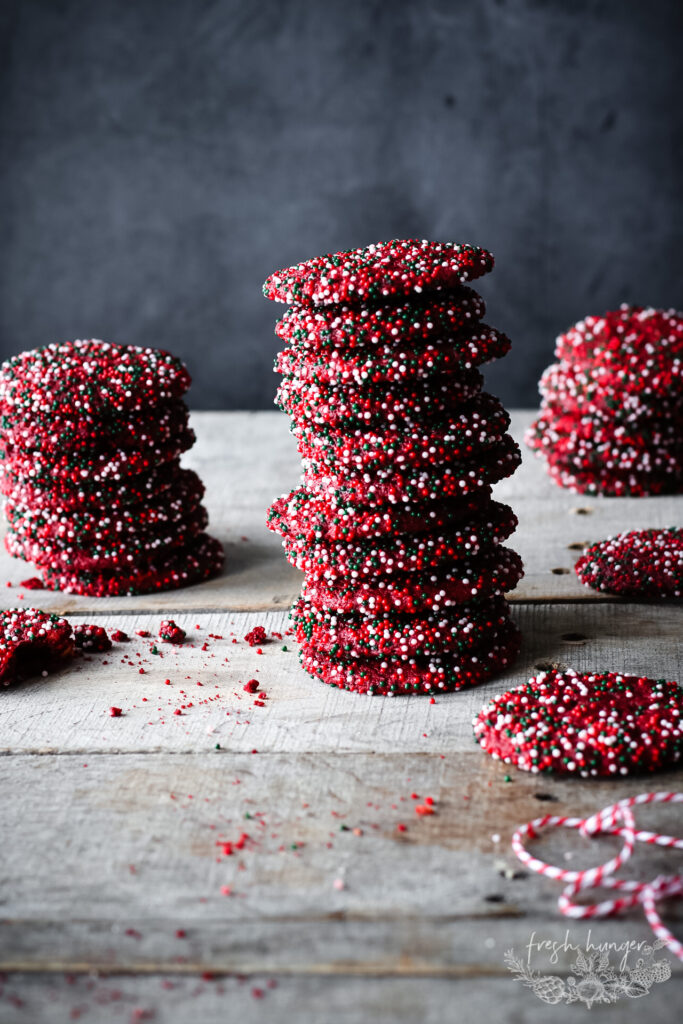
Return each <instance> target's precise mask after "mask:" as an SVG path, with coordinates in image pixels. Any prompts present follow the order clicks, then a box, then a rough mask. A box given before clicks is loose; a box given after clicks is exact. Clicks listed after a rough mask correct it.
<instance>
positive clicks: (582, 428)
mask: <svg viewBox="0 0 683 1024" xmlns="http://www.w3.org/2000/svg"><path fill="white" fill-rule="evenodd" d="M555 357H556V359H557V362H555V363H553V364H552V365H551V366H549V367H548V369H547V370H546V371H545V373H544V374H543V376H542V377H541V382H540V391H541V395H542V396H543V400H542V403H541V411H540V413H539V416H538V417H537V419H536V420H535V421H534V423H533V424H532V426H531V428H530V429H529V431H528V433H527V436H526V442H527V444H528V445H529V447H530V448H532V449H533V450H534V451H535V452H537V453H538V454H539V455H540V456H542V457H543V458H545V460H546V464H547V468H548V473H549V474H550V476H551V477H552V478H553V480H555V482H556V483H558V484H559V485H560V486H562V487H567V488H569V489H570V490H572V491H576V492H579V493H585V494H607V495H614V496H618V495H627V494H628V495H634V496H638V495H643V494H678V493H680V492H681V491H683V431H682V430H681V427H682V426H683V315H681V314H680V313H675V312H674V311H673V310H668V311H665V310H660V309H645V308H643V307H641V306H621V307H620V308H619V309H617V310H614V311H612V312H610V313H605V314H604V316H588V317H586V319H585V320H580V321H579V322H578V323H577V324H574V326H573V327H570V329H569V330H568V331H566V333H564V334H561V335H560V336H559V338H558V339H557V342H556V348H555Z"/></svg>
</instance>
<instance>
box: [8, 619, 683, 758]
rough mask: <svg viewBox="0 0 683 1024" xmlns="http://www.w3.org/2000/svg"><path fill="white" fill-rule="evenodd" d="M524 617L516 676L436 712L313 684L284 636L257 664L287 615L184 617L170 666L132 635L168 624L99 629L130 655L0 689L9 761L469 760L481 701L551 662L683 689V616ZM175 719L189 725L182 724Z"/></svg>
mask: <svg viewBox="0 0 683 1024" xmlns="http://www.w3.org/2000/svg"><path fill="white" fill-rule="evenodd" d="M173 614H177V613H175V612H173ZM515 617H516V619H517V621H518V622H519V625H520V627H521V629H522V632H523V635H524V646H523V650H522V654H521V656H520V659H519V661H518V662H517V664H516V665H515V666H514V667H513V669H512V670H511V671H510V672H508V673H505V674H503V675H501V676H499V677H498V678H497V679H495V680H493V681H492V682H490V683H488V684H486V685H484V686H480V687H476V688H474V689H472V690H467V691H461V692H460V693H456V694H450V695H444V696H442V697H439V698H437V700H436V703H435V704H430V703H429V701H427V700H425V699H424V698H423V697H410V698H398V699H396V700H388V699H386V698H379V697H378V698H367V697H358V696H356V695H353V694H348V693H345V692H342V691H339V690H336V689H331V688H330V687H327V686H324V685H323V684H322V683H319V682H317V681H316V680H313V679H311V678H310V677H309V676H308V675H306V673H304V672H303V670H302V669H301V667H300V666H299V661H298V657H297V653H296V644H294V643H293V642H292V639H291V638H290V637H287V636H285V637H284V639H283V641H278V640H275V639H272V640H271V642H269V643H268V644H265V645H264V646H263V648H262V650H263V654H262V655H259V654H257V653H256V650H255V649H254V648H251V647H249V646H248V645H247V644H246V643H245V642H244V640H243V637H244V635H245V634H246V633H247V632H248V631H249V630H250V629H251V628H253V626H254V625H256V624H263V625H264V626H265V627H266V629H267V630H268V631H269V632H271V631H273V630H275V631H277V632H280V633H284V632H285V630H286V628H287V618H286V615H285V614H284V613H283V612H269V613H258V614H256V613H252V614H246V613H226V612H222V613H215V614H212V615H206V614H202V615H190V614H189V613H186V614H184V615H177V620H178V622H179V623H180V624H181V625H183V626H184V627H186V628H187V629H188V632H189V637H188V644H186V645H183V646H182V647H177V648H174V647H171V646H170V645H168V644H157V645H156V647H157V650H158V651H160V652H161V656H159V655H153V654H151V653H150V649H151V648H152V646H155V643H154V639H142V638H140V637H138V636H136V635H135V633H136V630H139V629H146V630H148V631H150V632H151V633H152V635H153V637H154V636H155V635H156V632H157V630H158V626H159V621H160V616H159V615H138V616H110V615H97V616H95V617H94V621H96V622H98V623H101V624H103V625H105V626H107V627H108V628H113V627H118V628H121V629H124V630H126V631H127V632H128V633H129V635H130V636H131V637H132V641H131V643H129V644H120V645H119V644H117V645H116V646H115V647H114V649H113V651H112V652H111V653H110V654H109V655H107V656H106V657H104V658H102V657H101V656H93V657H92V659H91V660H90V661H89V662H86V661H83V662H81V663H76V665H75V667H72V668H67V669H65V670H64V671H62V672H60V673H58V674H56V675H53V676H50V677H48V678H47V679H38V680H34V681H28V682H26V683H23V684H21V685H20V686H16V687H10V688H7V689H3V692H1V693H0V750H3V751H33V750H43V751H44V750H54V751H76V750H82V751H85V752H87V751H107V750H141V751H144V750H169V751H173V750H175V751H192V750H195V751H199V750H206V749H208V748H210V747H213V746H214V744H215V743H220V745H221V747H223V748H224V749H229V750H233V751H250V750H252V749H257V750H259V751H281V752H296V751H311V750H318V751H339V750H351V751H353V750H357V751H372V750H375V751H395V750H400V751H420V752H427V751H432V752H437V753H445V752H451V751H461V750H470V749H471V747H472V733H471V721H472V718H473V716H474V715H475V714H476V712H477V711H478V709H479V708H480V707H481V705H482V704H483V703H484V701H485V700H486V699H487V698H488V697H489V696H490V695H491V694H493V693H497V692H500V691H501V690H502V689H504V688H506V687H508V686H510V685H516V684H517V683H519V682H522V681H523V680H524V679H526V678H528V676H530V675H531V674H533V672H534V671H535V666H536V665H539V664H543V663H544V662H560V663H563V664H566V665H569V666H573V667H575V668H576V669H578V670H581V669H594V668H599V669H608V670H615V671H626V672H634V673H638V674H646V675H651V676H654V677H655V678H661V677H664V676H665V677H667V678H669V679H678V680H680V679H683V646H682V645H681V642H680V638H681V635H683V608H680V607H674V606H671V605H662V606H656V605H636V604H634V605H629V604H609V603H601V604H569V605H559V604H557V605H555V604H553V605H534V604H532V605H518V606H516V608H515ZM88 618H91V617H90V616H89V617H88ZM196 625H200V627H201V628H200V629H199V630H197V629H196V628H195V627H196ZM209 634H214V636H216V635H218V636H222V637H223V639H222V640H217V639H212V638H211V637H210V636H209ZM581 638H584V639H581ZM233 640H236V641H237V642H236V643H233V642H232V641H233ZM203 643H206V644H207V647H208V649H207V650H206V651H203V650H202V644H203ZM190 644H192V646H190ZM283 644H284V645H286V646H287V647H288V650H287V651H283V650H282V646H283ZM138 654H139V655H140V656H141V657H140V658H138ZM123 658H126V659H127V660H126V662H125V663H122V659H123ZM225 658H227V659H228V661H227V663H226V662H225ZM131 661H132V664H131V663H130V662H131ZM105 662H107V664H105ZM140 666H142V667H143V668H144V674H143V675H141V674H140V673H139V667H140ZM251 678H258V679H259V680H260V681H261V683H262V686H263V688H264V689H265V690H266V692H267V694H268V698H267V700H266V702H265V704H266V706H265V707H260V706H258V705H254V699H255V698H254V697H251V696H250V695H248V694H246V693H245V692H244V690H243V684H244V682H246V680H248V679H251ZM166 679H170V680H171V684H172V685H170V686H167V685H166V684H165V680H166ZM198 682H201V683H202V686H201V687H199V686H198V685H197V683H198ZM145 698H146V699H145ZM190 702H191V703H192V707H188V706H187V705H188V704H189V703H190ZM112 705H114V706H116V707H121V708H123V711H124V715H123V716H122V717H121V718H115V719H114V718H110V717H109V714H108V710H109V708H110V707H111V706H112ZM183 705H184V707H183ZM176 710H180V711H182V714H180V715H174V714H173V712H174V711H176Z"/></svg>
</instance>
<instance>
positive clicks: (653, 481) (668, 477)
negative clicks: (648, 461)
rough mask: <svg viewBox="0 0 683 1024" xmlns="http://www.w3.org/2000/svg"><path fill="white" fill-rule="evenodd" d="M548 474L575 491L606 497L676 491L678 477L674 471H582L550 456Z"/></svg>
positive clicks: (677, 491) (558, 482)
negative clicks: (660, 472) (659, 472)
mask: <svg viewBox="0 0 683 1024" xmlns="http://www.w3.org/2000/svg"><path fill="white" fill-rule="evenodd" d="M546 468H547V470H548V475H549V476H550V477H551V479H552V480H554V481H555V483H556V484H558V486H560V487H564V488H566V489H567V490H569V491H573V492H574V493H575V494H603V495H605V496H606V497H614V498H621V497H625V496H629V497H632V498H640V497H644V496H646V495H652V496H654V495H658V494H679V493H680V491H681V486H682V484H681V479H680V477H679V476H676V475H675V474H671V473H668V474H657V473H638V472H629V471H628V470H622V471H618V470H617V471H614V470H609V469H606V470H604V471H601V470H596V469H593V470H590V469H589V470H581V469H578V468H577V467H575V466H570V465H568V464H566V463H562V462H558V461H557V460H554V459H549V460H548V462H547V464H546Z"/></svg>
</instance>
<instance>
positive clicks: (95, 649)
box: [74, 623, 111, 654]
mask: <svg viewBox="0 0 683 1024" xmlns="http://www.w3.org/2000/svg"><path fill="white" fill-rule="evenodd" d="M74 643H75V644H76V647H80V648H81V650H83V651H87V652H88V653H89V654H103V653H104V652H105V651H109V650H111V640H110V639H109V637H108V636H107V631H106V630H105V629H104V628H103V627H102V626H89V625H86V624H85V623H82V624H80V625H78V626H74Z"/></svg>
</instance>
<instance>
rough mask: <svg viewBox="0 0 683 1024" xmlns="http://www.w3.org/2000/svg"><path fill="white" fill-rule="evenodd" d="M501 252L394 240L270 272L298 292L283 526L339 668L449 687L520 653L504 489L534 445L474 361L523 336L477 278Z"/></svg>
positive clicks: (310, 656) (282, 325)
mask: <svg viewBox="0 0 683 1024" xmlns="http://www.w3.org/2000/svg"><path fill="white" fill-rule="evenodd" d="M492 266H493V258H492V256H491V255H490V253H488V252H486V251H485V250H483V249H479V248H476V247H474V246H470V245H454V244H448V243H434V242H424V241H404V240H396V241H392V242H387V243H380V244H377V245H371V246H368V247H367V248H364V249H355V250H352V251H349V252H342V253H338V254H336V255H330V256H323V257H320V258H317V259H313V260H310V261H308V262H306V263H301V264H298V265H297V266H294V267H291V268H289V269H287V270H282V271H280V272H279V273H277V274H273V275H272V276H271V277H269V278H268V280H267V281H266V283H265V285H264V293H265V294H266V296H267V297H268V298H271V299H275V300H277V301H280V302H286V303H289V304H290V308H289V309H288V310H287V312H286V313H285V315H284V316H283V317H282V319H281V320H280V321H279V322H278V324H277V326H276V333H277V334H278V335H279V336H280V338H282V339H283V341H284V342H285V344H286V347H285V349H284V350H283V351H282V352H281V353H280V355H279V356H278V358H277V361H276V370H278V371H279V372H280V373H281V374H282V375H283V380H282V383H281V385H280V388H279V390H278V396H277V402H278V404H279V405H280V407H281V408H282V409H283V410H284V411H285V412H287V413H288V414H289V415H290V417H291V419H292V430H293V433H294V434H295V436H296V438H297V442H298V447H299V452H300V454H301V456H302V459H303V475H302V480H301V486H299V487H298V488H296V489H295V490H294V491H292V492H291V493H290V494H288V495H285V496H283V497H282V498H279V499H278V500H277V501H275V503H274V504H273V506H272V507H271V509H270V511H269V526H270V528H271V529H273V530H275V531H276V532H278V533H279V534H281V536H282V537H283V543H284V547H285V551H286V554H287V557H288V558H289V560H290V562H291V563H292V564H293V565H295V566H296V567H297V568H299V569H301V570H303V572H304V574H305V582H304V585H303V589H302V592H301V596H300V598H299V600H298V602H297V603H296V605H295V607H294V609H293V618H294V623H295V629H296V635H297V639H298V640H299V641H300V642H301V659H302V664H303V666H304V668H305V669H306V670H307V671H308V672H309V673H311V674H312V675H314V676H316V677H318V678H320V679H321V680H323V681H324V682H326V683H330V684H332V685H334V686H337V687H340V688H343V689H346V690H352V691H355V692H359V693H368V694H386V695H389V696H393V695H395V694H408V693H426V694H434V693H439V692H444V691H448V690H457V689H459V688H460V687H462V686H464V685H466V684H473V683H477V682H481V681H483V680H485V679H487V678H489V677H490V676H492V675H493V674H494V673H495V672H497V671H499V670H501V669H503V668H504V667H505V666H506V665H508V664H509V663H510V662H511V661H512V660H513V659H514V657H515V656H516V654H517V653H518V649H519V640H520V638H519V632H518V629H517V627H516V626H515V624H514V623H513V621H512V620H511V618H510V616H509V610H508V605H507V602H506V601H505V598H504V594H505V592H506V591H508V590H510V589H511V588H513V587H514V586H515V585H516V584H517V582H518V581H519V579H520V577H521V575H522V564H521V560H520V558H519V556H518V555H517V554H516V553H515V552H513V551H511V550H509V549H508V548H506V547H504V546H502V541H504V540H505V539H506V538H507V537H508V536H509V535H510V534H511V533H512V532H513V531H514V529H515V527H516V525H517V520H516V518H515V516H514V513H513V512H512V509H510V508H509V507H508V506H507V505H503V504H501V503H499V502H497V501H494V500H493V498H492V492H491V487H492V485H493V484H495V483H496V481H499V480H501V479H502V478H504V477H506V476H509V475H510V474H511V473H513V472H514V470H515V469H516V468H517V466H518V465H519V462H520V453H519V449H518V447H517V445H516V444H515V443H514V441H513V440H512V438H511V437H510V436H509V434H508V433H507V429H508V426H509V418H508V416H507V413H506V412H505V410H504V409H503V408H502V406H501V405H500V403H499V402H498V401H497V399H495V398H493V397H492V396H491V395H488V394H486V393H485V392H484V391H482V385H483V378H482V376H481V374H480V372H479V370H478V369H477V367H478V366H479V365H480V364H481V363H485V362H488V361H489V360H491V359H495V358H499V357H500V356H503V355H505V353H506V352H507V351H508V349H509V345H510V343H509V340H508V338H507V337H506V336H505V335H504V334H501V333H500V332H499V331H497V330H495V329H494V328H492V327H488V326H486V325H485V324H483V323H482V322H481V318H482V316H483V314H484V303H483V300H482V299H481V297H480V296H479V295H477V293H476V292H474V291H472V290H471V289H470V288H468V287H467V286H466V284H465V282H467V281H469V280H472V279H474V278H477V277H479V276H480V275H482V274H484V273H486V272H488V271H489V270H491V268H492Z"/></svg>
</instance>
